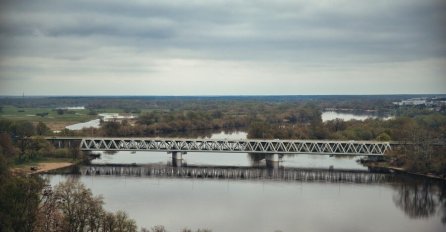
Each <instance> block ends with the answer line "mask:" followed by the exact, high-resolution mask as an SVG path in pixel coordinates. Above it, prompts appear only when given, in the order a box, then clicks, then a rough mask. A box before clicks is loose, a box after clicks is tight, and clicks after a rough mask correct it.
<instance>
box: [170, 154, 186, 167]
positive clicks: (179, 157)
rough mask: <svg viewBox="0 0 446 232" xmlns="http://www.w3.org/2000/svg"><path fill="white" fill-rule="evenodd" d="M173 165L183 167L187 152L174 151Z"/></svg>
mask: <svg viewBox="0 0 446 232" xmlns="http://www.w3.org/2000/svg"><path fill="white" fill-rule="evenodd" d="M171 153H172V165H173V166H175V167H181V166H182V164H183V154H184V155H185V154H186V152H181V151H172V152H171Z"/></svg>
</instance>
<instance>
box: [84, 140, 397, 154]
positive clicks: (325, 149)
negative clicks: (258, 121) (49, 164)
mask: <svg viewBox="0 0 446 232" xmlns="http://www.w3.org/2000/svg"><path fill="white" fill-rule="evenodd" d="M80 148H81V150H85V151H94V150H103V151H167V152H227V153H263V154H271V153H274V154H324V155H367V156H369V155H370V156H379V155H384V153H385V152H386V151H388V150H390V149H391V146H390V144H389V142H380V141H330V140H255V139H251V140H249V139H244V140H221V139H174V138H172V139H170V138H169V139H167V138H83V139H82V141H81V143H80Z"/></svg>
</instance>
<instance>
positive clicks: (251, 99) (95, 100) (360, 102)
mask: <svg viewBox="0 0 446 232" xmlns="http://www.w3.org/2000/svg"><path fill="white" fill-rule="evenodd" d="M425 96H430V95H373V96H371V95H364V96H361V95H356V96H348V95H347V96H339V95H335V96H324V95H320V96H318V95H313V96H311V95H308V96H305V95H302V96H299V95H295V96H292V95H290V96H280V95H279V96H215V97H214V96H212V97H211V96H209V97H206V96H140V97H138V96H135V97H125V96H121V97H24V98H22V97H0V106H4V105H12V106H16V107H31V108H35V107H41V108H58V107H67V106H85V107H86V108H90V109H107V108H108V109H110V108H118V109H127V110H128V111H131V110H133V109H136V110H139V109H151V110H209V109H217V108H220V109H223V110H228V109H232V108H233V107H237V106H239V105H251V104H294V103H298V104H302V103H308V102H311V103H313V104H316V105H319V106H320V107H322V108H339V109H361V110H372V109H374V110H379V109H385V108H388V107H392V105H393V104H392V102H394V101H400V100H403V99H407V98H413V97H425Z"/></svg>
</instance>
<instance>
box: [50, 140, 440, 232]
mask: <svg viewBox="0 0 446 232" xmlns="http://www.w3.org/2000/svg"><path fill="white" fill-rule="evenodd" d="M210 137H211V138H218V139H224V138H228V139H237V138H246V133H244V132H236V133H232V134H225V133H223V132H222V133H215V134H212V135H211V136H210ZM357 159H358V158H349V157H342V158H335V157H329V156H315V155H298V156H285V157H282V161H281V162H280V167H279V168H278V169H273V170H300V169H301V168H303V167H305V168H308V167H310V168H317V169H322V170H325V171H324V173H325V174H327V173H328V175H332V173H334V172H332V171H331V170H333V169H335V170H336V169H349V170H352V172H351V174H349V173H347V174H345V175H346V176H347V180H344V179H342V178H339V179H336V178H334V179H333V178H332V179H331V180H329V181H327V180H323V181H322V180H320V179H317V178H316V179H312V180H311V181H308V180H307V179H299V178H297V179H296V178H294V179H293V178H288V179H284V178H246V177H245V178H230V177H228V178H212V177H209V178H194V177H193V176H190V177H187V176H185V177H184V176H183V177H178V176H176V177H175V176H169V175H166V172H165V173H164V174H163V175H132V174H128V173H127V174H125V173H123V172H122V173H121V174H118V175H116V174H108V175H105V174H103V175H99V174H98V175H91V174H88V175H87V174H85V173H84V174H83V175H75V174H70V175H60V174H56V175H47V177H48V178H49V179H50V183H51V184H52V185H53V186H54V185H56V184H57V183H59V182H61V181H63V180H65V179H67V178H78V179H79V180H80V181H81V182H83V183H84V184H85V185H86V186H87V187H88V188H90V189H91V190H92V191H93V193H94V194H95V195H99V194H100V195H102V196H103V197H104V202H105V208H106V209H107V210H110V211H117V210H124V211H126V212H127V213H128V214H129V216H130V217H131V218H134V219H135V220H136V222H137V224H138V226H139V227H146V228H151V227H153V226H155V225H164V226H165V227H166V228H167V229H168V231H180V230H181V229H182V228H185V227H188V228H191V229H198V228H209V229H212V231H445V230H446V224H445V223H446V214H445V213H446V187H445V186H446V185H445V183H442V182H440V183H437V182H432V181H429V180H426V179H420V178H415V177H409V176H404V175H395V174H379V175H381V176H383V175H384V176H385V177H392V178H389V179H387V178H385V180H382V179H376V180H372V179H370V180H369V181H365V182H364V181H360V179H359V181H358V180H357V181H351V179H349V178H348V177H349V176H358V175H359V176H361V178H364V177H362V176H363V175H368V174H363V173H366V172H367V168H365V167H363V166H362V165H360V164H358V163H357V162H356V160H357ZM256 160H258V157H255V156H252V155H249V154H218V153H204V152H203V153H188V154H187V155H185V156H184V162H183V165H184V166H186V167H187V168H190V167H198V168H200V167H211V168H210V169H212V167H213V166H215V165H218V170H226V169H228V170H233V169H234V167H233V166H237V168H238V169H240V168H241V169H243V170H254V171H253V172H257V171H258V170H261V172H264V173H265V172H267V173H268V172H269V171H265V170H270V169H267V168H265V164H264V163H263V162H264V161H263V160H262V161H260V162H257V161H256ZM104 164H109V165H110V164H111V165H113V164H128V165H129V166H127V167H126V168H123V169H127V170H130V169H131V170H133V169H135V170H138V168H139V166H140V165H142V166H143V167H144V166H147V165H159V166H160V167H166V168H167V169H169V168H171V167H172V166H171V156H170V155H168V154H166V153H161V152H136V153H131V152H118V153H116V154H105V153H102V154H101V157H100V158H99V159H96V160H94V161H93V162H92V165H96V166H97V165H104ZM87 167H89V166H87ZM274 172H276V171H274ZM356 172H358V173H359V174H357V173H356ZM305 173H306V172H305ZM341 173H343V172H341ZM325 174H324V175H325ZM342 175H344V174H342Z"/></svg>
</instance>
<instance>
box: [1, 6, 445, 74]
mask: <svg viewBox="0 0 446 232" xmlns="http://www.w3.org/2000/svg"><path fill="white" fill-rule="evenodd" d="M0 4H1V5H2V8H1V9H0V50H1V54H0V79H1V78H3V77H4V76H5V75H6V73H8V74H9V73H11V72H12V71H13V70H19V71H17V72H19V73H20V75H22V74H23V76H26V73H27V72H29V74H30V75H31V74H35V75H39V76H45V75H46V74H48V73H49V74H53V76H55V74H57V75H59V74H60V75H63V73H64V72H66V73H69V74H70V75H72V74H73V73H76V72H78V73H79V75H80V76H88V73H98V72H101V73H102V72H103V73H106V72H107V69H108V70H109V71H110V72H111V73H115V72H117V73H124V72H129V73H132V70H134V72H136V73H144V72H148V73H150V74H152V73H156V72H157V70H158V68H157V67H156V66H157V63H159V62H156V61H158V60H165V59H201V60H209V61H212V60H222V61H227V62H258V63H259V64H262V62H265V63H268V62H269V63H275V62H276V63H281V62H282V63H286V64H288V65H290V66H293V65H307V66H312V65H316V66H317V65H322V66H324V65H327V66H330V65H342V66H348V67H350V68H354V67H355V66H356V65H362V64H375V63H393V62H412V61H414V62H415V61H420V62H421V61H425V60H444V59H446V43H445V42H446V27H445V25H446V14H444V12H446V2H445V1H444V0H425V1H420V0H393V1H388V0H376V1H367V2H364V1H355V0H337V1H307V0H281V1H261V0H259V1H246V0H226V1H225V0H209V1H198V0H197V1H195V0H181V1H165V0H154V1H122V0H78V1H64V0H33V1H21V0H18V1H17V0H15V1H11V0H8V1H5V0H3V1H1V0H0ZM36 60H38V62H37V61H36ZM110 60H112V61H110ZM146 60H148V61H147V62H145V61H146ZM3 61H10V62H9V63H8V66H7V68H6V66H5V65H2V62H3ZM14 62H20V63H14ZM14 66H15V67H14ZM260 66H261V65H260ZM76 70H78V71H76ZM290 75H291V74H290Z"/></svg>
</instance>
